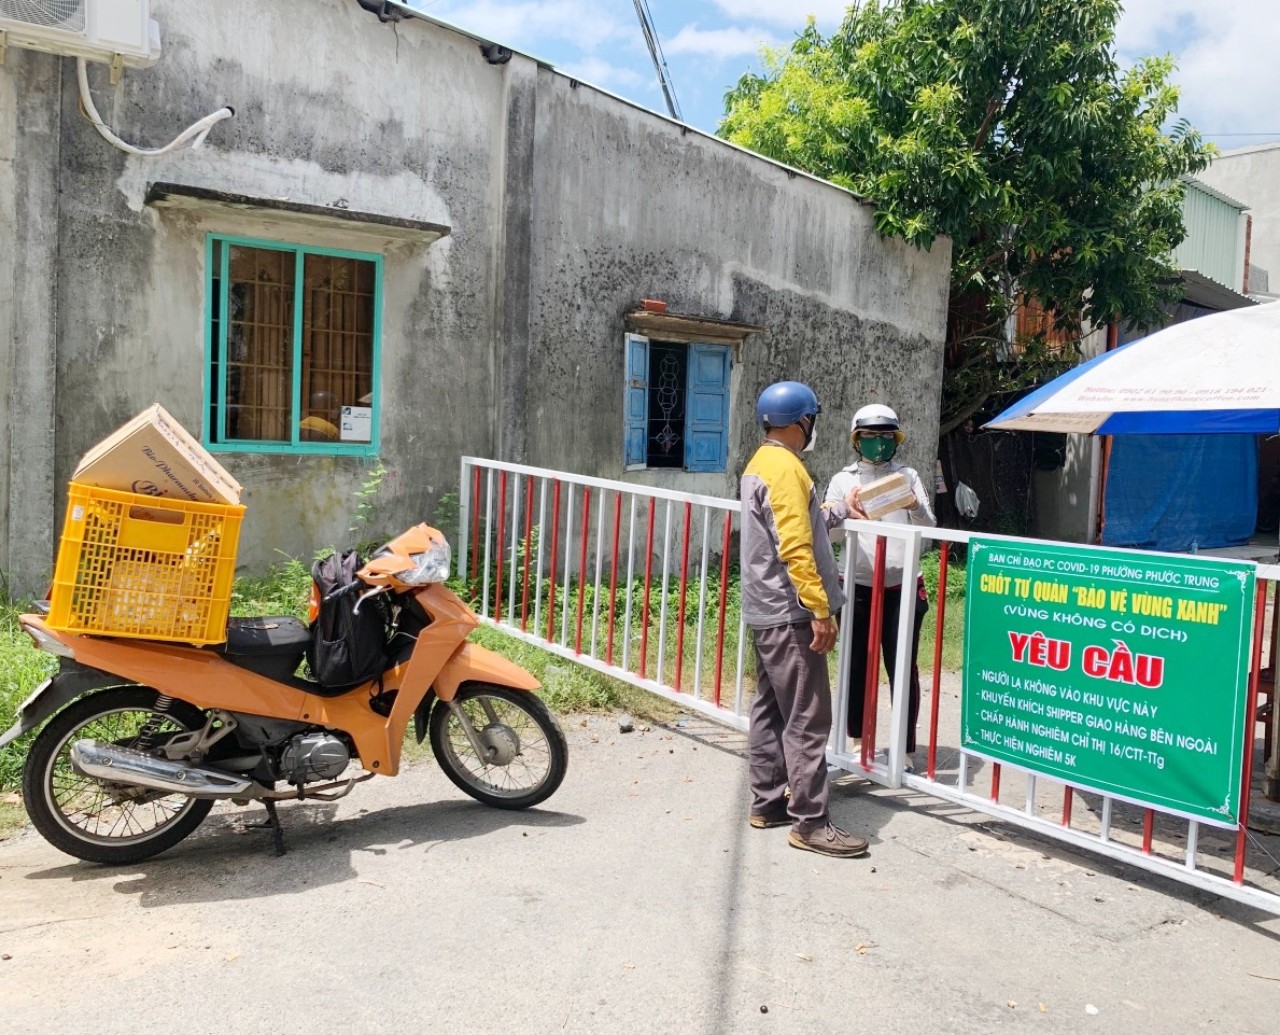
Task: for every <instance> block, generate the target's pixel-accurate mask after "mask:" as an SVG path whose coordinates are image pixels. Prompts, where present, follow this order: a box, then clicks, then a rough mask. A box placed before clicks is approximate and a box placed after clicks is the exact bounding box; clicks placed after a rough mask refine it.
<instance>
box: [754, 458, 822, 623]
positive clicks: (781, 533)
mask: <svg viewBox="0 0 1280 1035" xmlns="http://www.w3.org/2000/svg"><path fill="white" fill-rule="evenodd" d="M812 492H813V484H812V483H811V482H810V481H809V480H808V477H807V475H806V474H805V472H804V469H803V468H802V467H800V466H799V465H787V466H786V467H784V468H783V469H782V470H780V471H779V472H778V476H777V477H776V478H773V479H770V485H769V508H770V509H771V510H772V511H773V524H774V528H775V529H777V532H778V557H779V558H780V559H781V560H782V563H783V564H785V565H786V566H787V574H788V576H790V578H791V584H792V585H793V586H795V588H796V595H797V596H798V597H799V598H800V603H801V604H803V605H804V606H805V607H807V608H808V609H809V610H810V611H812V612H813V615H814V617H815V618H820V619H821V618H830V617H831V605H830V603H829V602H828V600H827V591H826V590H825V589H824V588H823V586H822V579H821V577H819V575H818V565H817V563H816V562H815V561H814V558H813V520H812V518H811V517H810V513H809V507H810V501H811V495H812Z"/></svg>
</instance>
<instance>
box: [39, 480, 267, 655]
mask: <svg viewBox="0 0 1280 1035" xmlns="http://www.w3.org/2000/svg"><path fill="white" fill-rule="evenodd" d="M243 520H244V507H242V506H231V505H224V504H218V503H190V502H188V501H186V500H174V499H162V498H155V497H151V496H141V495H138V494H137V493H132V492H117V491H116V490H114V489H100V488H97V487H96V486H92V485H81V484H79V483H77V482H72V483H71V487H70V492H69V493H68V498H67V519H66V522H65V523H64V525H63V528H62V542H61V545H60V546H59V547H58V563H57V566H56V567H55V569H54V575H53V590H52V592H51V593H50V601H49V603H50V608H49V618H48V624H49V625H50V626H51V627H52V628H54V629H61V630H64V631H66V632H72V633H86V634H90V635H98V636H132V637H138V638H142V639H149V640H177V641H180V642H182V643H194V644H205V643H221V642H222V641H223V640H225V639H226V638H227V613H228V611H229V610H230V608H231V584H232V582H233V581H234V579H235V571H236V548H237V546H238V545H239V543H240V524H241V522H242V521H243Z"/></svg>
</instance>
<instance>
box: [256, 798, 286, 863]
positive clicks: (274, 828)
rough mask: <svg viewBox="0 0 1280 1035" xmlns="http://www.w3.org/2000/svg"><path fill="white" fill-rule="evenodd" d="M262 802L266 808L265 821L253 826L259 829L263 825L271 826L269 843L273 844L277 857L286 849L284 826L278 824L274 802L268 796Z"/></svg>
mask: <svg viewBox="0 0 1280 1035" xmlns="http://www.w3.org/2000/svg"><path fill="white" fill-rule="evenodd" d="M262 804H263V807H265V808H266V810H267V821H266V822H265V823H255V824H254V826H255V827H257V828H259V829H262V828H264V827H270V828H271V843H272V844H273V845H274V846H275V850H276V858H279V857H280V856H282V855H284V854H285V852H286V851H288V849H287V848H285V846H284V827H282V826H281V825H280V817H279V816H278V815H276V803H275V802H274V801H272V800H271V799H270V798H263V799H262Z"/></svg>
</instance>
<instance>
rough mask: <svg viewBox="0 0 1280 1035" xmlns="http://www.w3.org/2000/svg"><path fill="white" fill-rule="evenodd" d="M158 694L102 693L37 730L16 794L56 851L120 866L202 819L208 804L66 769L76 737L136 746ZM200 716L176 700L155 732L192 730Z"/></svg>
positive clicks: (139, 690)
mask: <svg viewBox="0 0 1280 1035" xmlns="http://www.w3.org/2000/svg"><path fill="white" fill-rule="evenodd" d="M158 696H159V695H158V694H157V693H156V691H154V690H151V689H149V688H147V687H143V686H128V687H113V688H112V689H110V690H101V691H99V692H98V693H95V694H90V695H89V696H88V697H82V698H81V699H80V700H78V701H76V702H75V703H74V704H72V705H71V706H69V707H68V708H65V709H63V710H62V711H61V712H59V713H58V714H57V715H55V716H54V717H53V718H52V719H51V720H50V721H49V723H48V724H47V725H46V726H45V728H44V729H43V730H41V731H40V733H39V734H37V736H36V739H35V741H34V742H33V743H32V745H31V750H30V751H29V752H28V753H27V759H26V762H25V764H24V766H23V770H22V797H23V803H24V804H25V805H26V809H27V815H28V816H30V817H31V822H32V823H33V824H34V825H35V828H36V829H37V830H38V831H39V832H40V834H41V836H42V837H43V838H44V839H45V840H46V841H48V842H49V843H50V844H51V845H53V847H54V848H57V849H58V850H59V851H62V852H66V853H67V854H68V855H74V856H75V857H76V858H77V859H83V860H85V861H86V862H93V863H105V864H107V865H114V866H123V865H127V864H130V863H136V862H140V861H141V860H143V859H149V858H150V857H151V856H153V855H158V854H159V853H161V852H163V851H166V850H167V849H169V848H172V847H173V846H174V845H176V844H177V843H178V842H179V841H181V840H182V839H183V838H185V837H186V836H187V835H188V834H190V833H191V832H192V831H193V830H195V829H196V827H198V826H199V825H200V824H201V823H202V822H204V818H205V816H207V815H208V814H209V810H210V809H211V808H213V802H212V801H208V800H202V799H198V798H188V797H185V796H184V795H179V794H168V795H166V794H164V793H163V792H158V793H154V792H143V793H140V792H141V789H140V788H129V787H127V786H124V785H108V784H106V783H104V782H102V781H100V780H95V779H93V778H92V777H88V776H81V775H80V774H79V773H77V772H76V771H75V770H74V769H73V768H72V766H71V757H70V752H71V745H72V744H73V743H75V741H77V740H79V739H81V738H85V737H88V738H92V739H95V740H102V741H106V742H108V743H113V744H117V745H120V746H123V747H135V746H137V742H138V736H139V734H140V733H141V732H142V728H143V725H144V724H145V723H146V722H147V720H148V719H150V718H151V716H152V715H153V714H155V712H154V709H155V704H156V698H157V697H158ZM204 721H205V720H204V715H203V714H202V713H201V712H200V710H199V709H197V708H193V707H192V706H191V705H189V704H186V703H184V702H182V701H174V702H173V703H172V705H171V706H170V708H169V710H168V711H167V712H165V713H164V715H163V717H162V719H161V722H160V723H159V724H158V726H157V728H156V730H155V732H156V735H157V736H159V737H160V738H164V737H165V736H166V735H172V734H174V733H177V732H180V731H188V730H198V729H200V727H202V726H203V725H204Z"/></svg>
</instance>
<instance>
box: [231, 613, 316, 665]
mask: <svg viewBox="0 0 1280 1035" xmlns="http://www.w3.org/2000/svg"><path fill="white" fill-rule="evenodd" d="M310 643H311V630H309V629H308V628H307V627H306V626H305V625H303V624H302V622H300V621H299V620H298V619H296V618H294V617H292V616H290V615H280V616H271V617H267V618H231V619H228V620H227V642H226V643H225V644H222V645H221V646H220V647H219V648H218V653H220V654H240V655H245V656H250V657H259V658H260V657H272V656H276V655H280V654H292V655H295V656H297V657H301V656H302V655H303V654H304V653H306V650H307V646H308V645H309V644H310Z"/></svg>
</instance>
